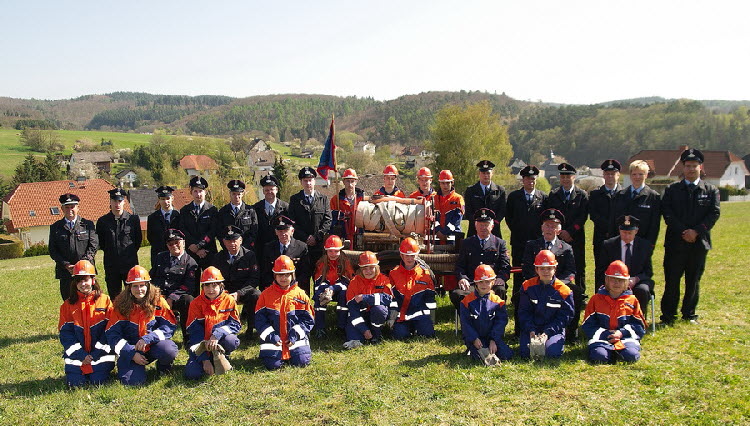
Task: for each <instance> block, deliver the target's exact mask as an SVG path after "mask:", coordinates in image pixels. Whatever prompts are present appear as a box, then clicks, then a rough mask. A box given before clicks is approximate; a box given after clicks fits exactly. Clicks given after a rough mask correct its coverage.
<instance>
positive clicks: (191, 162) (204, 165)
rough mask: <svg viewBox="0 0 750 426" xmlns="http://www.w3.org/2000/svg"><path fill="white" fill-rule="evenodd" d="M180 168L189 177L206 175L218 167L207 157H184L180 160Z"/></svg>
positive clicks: (215, 170)
mask: <svg viewBox="0 0 750 426" xmlns="http://www.w3.org/2000/svg"><path fill="white" fill-rule="evenodd" d="M180 167H181V168H182V169H183V170H185V172H186V173H187V174H188V176H190V177H192V176H200V175H208V174H211V173H215V172H217V171H218V170H219V165H218V164H216V161H214V159H213V158H211V157H209V156H208V155H186V156H184V157H182V159H181V160H180Z"/></svg>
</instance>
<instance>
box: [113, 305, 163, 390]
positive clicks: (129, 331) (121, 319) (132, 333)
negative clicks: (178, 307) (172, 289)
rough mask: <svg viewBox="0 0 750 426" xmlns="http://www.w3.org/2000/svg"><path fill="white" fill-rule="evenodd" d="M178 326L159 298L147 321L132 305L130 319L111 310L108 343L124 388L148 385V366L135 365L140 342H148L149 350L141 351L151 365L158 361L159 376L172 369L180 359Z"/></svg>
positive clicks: (140, 309) (137, 308) (140, 311)
mask: <svg viewBox="0 0 750 426" xmlns="http://www.w3.org/2000/svg"><path fill="white" fill-rule="evenodd" d="M176 328H177V324H176V321H175V317H174V313H173V312H172V310H171V309H169V305H167V301H166V300H164V298H163V297H159V302H158V303H157V305H156V306H155V310H154V313H153V314H152V315H151V316H150V317H147V316H146V313H145V312H144V311H143V309H142V308H141V307H140V306H138V305H137V304H134V305H133V309H132V310H131V311H130V315H128V317H125V316H123V315H122V314H121V313H120V312H119V311H118V310H117V309H113V310H112V314H111V315H110V318H109V324H108V325H107V342H109V346H110V347H112V348H113V349H114V351H115V354H117V356H118V358H117V377H118V378H119V379H120V381H121V382H122V384H124V385H140V384H143V383H145V382H146V366H145V365H140V364H137V363H136V362H134V361H133V356H134V355H135V354H136V350H135V345H136V343H138V340H141V339H143V341H144V342H146V349H145V350H144V351H143V352H140V351H138V352H139V353H141V354H142V355H143V356H145V357H146V360H147V361H148V362H149V363H151V362H153V361H157V363H156V368H157V371H159V373H166V372H169V371H170V370H171V369H172V363H173V362H174V359H175V358H176V357H177V345H176V344H175V343H174V342H173V341H172V335H173V334H174V331H175V329H176Z"/></svg>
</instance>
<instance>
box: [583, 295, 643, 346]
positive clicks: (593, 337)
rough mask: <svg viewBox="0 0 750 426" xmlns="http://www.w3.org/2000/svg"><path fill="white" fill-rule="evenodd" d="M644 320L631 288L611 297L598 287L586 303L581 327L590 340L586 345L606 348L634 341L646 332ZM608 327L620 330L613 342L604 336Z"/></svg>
mask: <svg viewBox="0 0 750 426" xmlns="http://www.w3.org/2000/svg"><path fill="white" fill-rule="evenodd" d="M646 327H647V324H646V319H645V318H644V317H643V312H641V306H640V305H639V304H638V299H637V298H636V297H635V296H634V295H633V292H631V291H630V290H625V292H624V293H622V294H621V295H620V297H618V298H617V299H613V298H612V296H610V295H609V293H608V292H607V290H606V289H604V288H601V289H599V291H597V292H596V294H595V295H594V296H593V297H592V298H591V300H589V303H588V305H586V313H585V314H584V320H583V324H581V330H583V332H584V333H585V334H586V337H587V338H588V339H589V342H588V344H589V345H591V344H593V343H598V344H603V345H604V346H605V347H606V348H607V349H610V350H612V349H614V350H620V349H625V343H627V342H636V343H638V341H639V340H641V338H642V337H643V335H644V334H646ZM609 330H619V331H620V333H622V337H621V338H620V341H618V342H616V343H615V344H614V345H612V344H611V343H609V341H608V340H607V338H608V337H609V336H610V334H612V333H611V332H610V331H609Z"/></svg>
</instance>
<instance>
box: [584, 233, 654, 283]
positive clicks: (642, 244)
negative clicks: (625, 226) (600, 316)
mask: <svg viewBox="0 0 750 426" xmlns="http://www.w3.org/2000/svg"><path fill="white" fill-rule="evenodd" d="M621 243H622V240H621V239H620V237H614V238H610V239H608V240H604V243H603V244H602V253H603V255H604V258H605V260H606V262H604V263H603V265H605V267H606V266H609V264H610V263H612V262H614V261H615V260H622V261H623V262H625V259H624V258H622V245H621ZM632 250H633V258H632V260H631V262H630V265H628V270H629V271H630V276H631V277H638V279H639V280H640V281H646V280H648V281H650V280H652V279H653V278H652V277H653V276H654V270H653V268H652V267H651V254H652V253H653V250H654V249H653V248H652V246H651V242H650V241H648V240H647V239H645V238H641V237H639V236H637V235H636V237H635V239H634V240H633V248H632ZM600 272H601V273H602V275H603V274H604V271H600ZM597 284H603V283H597Z"/></svg>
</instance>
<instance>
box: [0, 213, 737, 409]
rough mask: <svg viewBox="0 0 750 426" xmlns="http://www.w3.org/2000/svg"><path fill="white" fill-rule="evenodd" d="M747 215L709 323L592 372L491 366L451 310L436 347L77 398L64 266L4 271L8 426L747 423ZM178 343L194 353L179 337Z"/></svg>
mask: <svg viewBox="0 0 750 426" xmlns="http://www.w3.org/2000/svg"><path fill="white" fill-rule="evenodd" d="M748 208H750V203H736V204H728V203H726V204H724V205H723V206H722V217H721V219H720V220H719V222H718V224H717V226H716V227H715V228H714V243H715V247H716V248H715V249H714V250H713V251H711V253H710V254H709V259H708V268H707V271H706V274H705V275H704V277H703V282H702V298H701V302H700V305H699V307H698V313H699V314H700V315H701V324H700V325H697V326H691V325H688V324H685V323H678V324H677V325H676V326H674V327H671V328H666V329H661V330H659V331H657V333H656V334H655V335H649V336H647V337H646V339H645V341H644V350H643V358H642V359H641V361H640V362H638V363H636V364H634V365H615V366H593V365H589V364H588V363H587V362H586V361H585V360H584V357H585V346H584V344H583V343H579V344H577V345H575V346H573V347H568V348H567V350H566V355H565V356H564V358H563V359H562V360H560V361H554V362H553V361H542V362H527V361H522V360H513V361H511V362H508V363H505V364H503V365H502V366H501V367H500V368H495V369H487V368H484V367H481V366H479V365H477V364H476V363H474V362H472V361H470V360H469V359H467V357H466V356H464V355H462V349H463V345H462V344H461V343H460V342H459V340H458V339H457V338H456V337H455V336H454V334H453V310H452V308H451V307H449V302H448V301H447V298H442V299H441V300H440V302H439V305H440V308H439V310H438V321H439V324H438V326H437V329H438V338H437V339H434V340H418V341H412V342H407V343H401V342H393V341H386V342H385V343H383V344H382V345H379V346H366V347H363V348H359V349H358V350H355V351H351V352H347V351H344V350H342V349H341V343H342V342H341V339H338V338H335V337H330V338H329V339H328V340H326V341H323V342H320V341H314V342H313V350H314V358H313V363H312V365H311V366H310V367H308V368H306V369H294V368H287V369H284V370H281V371H276V372H267V371H265V370H264V369H263V368H262V366H261V364H260V362H259V361H258V359H257V354H258V346H257V343H255V342H252V343H251V344H250V345H246V344H243V346H242V347H241V349H240V350H239V351H238V352H236V353H235V355H234V356H233V362H234V364H235V366H236V368H237V369H236V371H234V372H232V373H230V374H228V375H225V376H219V377H213V378H210V379H208V380H205V381H202V382H198V383H188V382H186V381H185V380H184V379H183V378H182V377H181V373H182V366H184V364H185V362H186V359H187V356H186V354H185V353H184V351H182V352H181V354H180V356H179V357H178V359H177V368H176V371H175V373H174V375H173V376H171V377H164V378H160V379H157V378H155V377H153V376H152V377H151V381H150V383H149V384H148V385H146V386H145V387H142V388H137V389H126V388H125V387H123V386H121V385H120V384H117V383H112V384H108V385H105V386H103V387H98V388H96V387H95V388H89V389H82V390H75V391H68V390H66V389H65V385H64V382H63V374H62V371H63V365H62V359H61V358H60V351H61V345H60V343H59V341H58V340H57V320H58V311H57V309H58V306H59V303H60V301H59V295H58V289H57V287H58V284H57V281H55V280H54V279H53V264H52V261H51V260H50V259H49V258H47V257H44V256H42V257H37V258H27V259H18V260H6V261H0V270H2V279H0V293H2V294H3V295H4V297H2V298H0V368H1V370H0V371H2V376H0V423H4V424H8V423H24V424H28V423H38V424H47V423H53V422H55V423H65V424H68V423H76V424H90V423H94V422H97V423H153V422H156V421H160V422H166V423H169V424H179V423H185V422H190V423H193V422H196V423H197V422H210V423H254V424H257V423H269V424H278V423H284V424H287V423H337V424H338V423H344V424H354V423H356V424H363V423H378V424H414V423H428V424H438V423H443V424H453V423H464V424H503V423H530V424H561V423H566V424H592V423H594V424H610V423H613V424H708V423H733V424H747V423H748V422H750V397H749V396H748V395H750V378H749V377H750V338H748V335H750V324H749V322H750V321H749V320H750V316H749V315H748V311H749V309H748V307H749V306H750V287H748V286H747V285H744V284H742V283H743V282H744V280H745V279H746V278H742V274H741V272H740V270H741V269H744V266H745V264H746V263H747V258H748V255H747V253H748V251H750V241H748V233H747V230H746V228H745V226H744V223H743V220H744V213H745V212H746V211H747V210H748ZM589 225H590V223H589ZM662 233H663V232H662ZM506 235H507V234H506ZM590 235H591V234H589V238H590ZM660 244H661V243H660ZM658 247H659V248H658V249H657V252H656V253H655V259H657V260H656V261H655V262H654V267H655V269H656V275H655V278H656V279H657V288H656V292H657V302H658V298H660V297H661V294H662V290H663V278H662V277H663V275H662V267H661V259H662V256H663V249H662V248H661V246H658ZM147 250H148V249H146V248H144V249H143V250H142V252H141V258H142V259H148V255H147V253H148V252H147ZM98 264H99V265H100V266H101V259H99V263H98ZM589 265H592V267H591V269H593V261H592V259H589ZM589 292H590V290H589ZM657 310H658V303H657ZM509 329H512V324H511V325H509ZM175 340H176V341H178V343H179V342H181V341H182V337H181V336H180V335H179V332H178V335H177V336H176V337H175ZM510 344H511V347H512V348H514V349H517V348H518V343H517V341H510ZM149 370H150V371H152V370H153V367H150V368H149Z"/></svg>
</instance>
